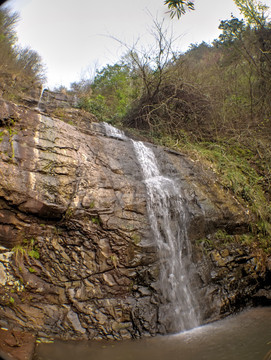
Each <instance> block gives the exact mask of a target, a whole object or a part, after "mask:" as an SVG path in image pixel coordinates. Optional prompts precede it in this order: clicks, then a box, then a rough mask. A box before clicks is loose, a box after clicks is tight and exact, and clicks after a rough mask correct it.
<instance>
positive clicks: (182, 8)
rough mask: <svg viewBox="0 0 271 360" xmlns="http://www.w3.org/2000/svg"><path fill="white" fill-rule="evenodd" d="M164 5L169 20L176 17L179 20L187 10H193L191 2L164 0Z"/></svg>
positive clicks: (192, 2) (188, 0) (187, 0)
mask: <svg viewBox="0 0 271 360" xmlns="http://www.w3.org/2000/svg"><path fill="white" fill-rule="evenodd" d="M165 5H167V6H168V8H169V12H170V16H171V18H173V17H174V16H177V18H178V19H179V18H180V17H181V16H182V15H184V14H185V13H186V10H187V9H189V10H194V1H193V0H192V1H190V0H165Z"/></svg>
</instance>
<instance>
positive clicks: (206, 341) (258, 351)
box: [34, 308, 271, 360]
mask: <svg viewBox="0 0 271 360" xmlns="http://www.w3.org/2000/svg"><path fill="white" fill-rule="evenodd" d="M269 352H270V353H269ZM34 359H35V360H62V359H63V360H64V359H65V360H74V359H76V360H138V359H140V360H150V359H155V360H271V308H254V309H249V310H246V311H244V312H242V313H240V314H238V315H235V316H231V317H228V318H226V319H224V320H220V321H217V322H215V323H212V324H208V325H205V326H201V327H198V328H195V329H193V330H189V331H186V332H182V333H180V334H176V335H170V336H163V337H162V336H158V337H154V338H147V339H141V340H124V341H115V342H114V341H105V340H101V341H60V340H57V341H55V342H54V343H52V344H38V345H37V348H36V353H35V357H34Z"/></svg>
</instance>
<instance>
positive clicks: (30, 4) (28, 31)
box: [8, 0, 269, 88]
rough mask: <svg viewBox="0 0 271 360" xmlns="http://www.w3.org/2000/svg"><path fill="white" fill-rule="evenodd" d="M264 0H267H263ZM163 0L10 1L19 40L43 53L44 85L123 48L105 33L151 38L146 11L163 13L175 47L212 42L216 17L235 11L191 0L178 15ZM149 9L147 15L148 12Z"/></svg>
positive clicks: (76, 75) (226, 3)
mask: <svg viewBox="0 0 271 360" xmlns="http://www.w3.org/2000/svg"><path fill="white" fill-rule="evenodd" d="M268 1H269V0H268ZM163 3H164V0H100V1H99V0H10V1H9V3H8V5H9V7H10V8H11V9H12V10H14V11H17V12H19V15H20V19H21V20H20V22H19V23H18V26H17V33H18V38H19V43H20V44H21V45H23V46H30V47H31V48H32V49H34V50H36V51H37V52H38V53H39V54H40V55H41V57H42V58H43V61H44V63H45V64H46V68H47V78H48V86H49V87H51V88H53V87H54V86H59V85H64V86H67V87H68V86H69V85H70V83H71V82H73V81H78V80H80V78H81V77H84V76H91V75H92V74H93V71H94V69H95V68H97V67H98V68H101V67H102V66H105V65H106V64H108V63H109V64H114V63H115V62H116V61H118V60H119V59H120V57H121V55H122V54H124V53H125V49H124V48H123V47H121V45H120V44H119V43H118V42H117V41H115V40H113V39H112V38H111V37H110V36H113V37H116V38H118V39H120V40H121V41H123V42H125V43H128V44H132V43H133V42H135V41H136V40H137V38H138V37H140V38H141V41H142V43H145V44H146V43H148V42H150V41H151V38H150V35H149V34H148V29H149V28H150V27H151V23H152V18H151V17H152V16H153V17H154V18H158V19H162V18H165V24H166V25H168V26H172V27H173V32H174V36H176V37H177V36H180V38H179V40H178V43H176V46H178V49H179V50H180V51H185V50H186V49H187V47H188V46H189V44H190V43H200V42H201V41H206V42H212V40H213V39H215V38H217V37H218V35H219V33H220V31H219V30H218V26H219V23H220V20H225V19H229V18H230V16H231V13H233V14H234V15H236V16H239V12H238V10H237V8H236V6H235V4H234V2H233V0H195V5H196V10H195V11H192V12H189V13H187V14H186V15H185V16H184V17H183V18H181V19H180V20H177V19H176V20H171V19H170V18H169V15H168V14H166V11H167V8H166V6H164V5H163ZM150 14H151V15H150Z"/></svg>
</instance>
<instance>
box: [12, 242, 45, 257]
mask: <svg viewBox="0 0 271 360" xmlns="http://www.w3.org/2000/svg"><path fill="white" fill-rule="evenodd" d="M12 251H13V252H14V257H15V260H16V261H17V262H18V260H19V259H22V260H24V259H25V260H27V259H28V258H29V257H31V258H33V259H36V260H38V259H39V258H40V254H39V250H38V247H37V245H36V241H35V239H34V238H31V239H24V240H23V242H22V244H19V245H15V246H14V248H13V249H12Z"/></svg>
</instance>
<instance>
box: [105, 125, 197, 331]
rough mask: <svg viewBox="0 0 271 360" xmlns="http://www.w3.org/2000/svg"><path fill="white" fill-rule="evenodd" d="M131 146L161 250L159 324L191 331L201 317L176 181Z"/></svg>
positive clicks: (138, 145)
mask: <svg viewBox="0 0 271 360" xmlns="http://www.w3.org/2000/svg"><path fill="white" fill-rule="evenodd" d="M103 125H104V129H105V132H106V135H107V136H109V137H113V138H116V139H121V140H129V139H128V138H127V137H126V136H125V134H124V133H123V132H122V131H120V130H118V129H116V128H114V127H113V126H111V125H109V124H107V123H104V124H103ZM132 143H133V146H134V149H135V154H136V156H137V159H138V162H139V164H140V166H141V169H142V173H143V177H144V182H145V185H146V189H147V194H148V199H147V210H148V215H149V220H150V225H151V228H152V231H153V234H154V238H155V241H156V243H157V246H158V250H159V258H160V259H159V260H160V266H159V269H160V289H161V292H162V297H163V304H161V305H160V307H159V315H158V321H159V323H160V324H162V326H164V327H165V329H166V331H167V332H178V331H183V330H188V329H191V328H194V327H197V326H198V325H199V323H200V316H199V310H198V303H197V301H196V299H195V296H194V294H193V291H192V286H191V276H192V272H193V263H192V259H191V258H192V250H191V244H190V242H189V239H188V236H187V219H186V211H185V207H184V204H183V199H182V197H181V192H180V189H179V186H178V184H177V183H176V182H175V181H174V180H173V179H170V178H168V177H165V176H163V175H162V174H161V172H160V170H159V165H158V163H157V159H156V157H155V154H154V152H153V151H152V150H151V149H150V148H149V147H147V146H145V145H144V144H143V143H142V142H139V141H133V140H132Z"/></svg>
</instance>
